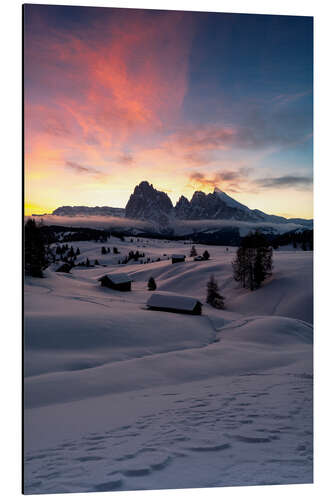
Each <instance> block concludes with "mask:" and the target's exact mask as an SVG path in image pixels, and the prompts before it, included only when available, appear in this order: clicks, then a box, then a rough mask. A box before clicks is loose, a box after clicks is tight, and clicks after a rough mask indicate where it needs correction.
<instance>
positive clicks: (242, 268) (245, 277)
mask: <svg viewBox="0 0 333 500" xmlns="http://www.w3.org/2000/svg"><path fill="white" fill-rule="evenodd" d="M272 254H273V251H272V247H270V246H269V244H268V242H267V239H266V238H265V236H264V235H263V234H261V233H260V232H259V231H256V232H255V233H249V234H248V235H247V236H245V237H244V238H243V240H242V242H241V246H240V247H239V248H238V250H237V254H236V259H235V260H234V261H233V262H232V268H233V274H234V279H235V280H236V281H239V282H240V283H241V285H242V286H243V287H244V288H250V290H254V289H255V288H259V287H260V285H261V283H262V282H263V281H264V280H265V279H266V278H267V276H270V275H271V274H272V269H273V261H272Z"/></svg>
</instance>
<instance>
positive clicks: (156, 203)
mask: <svg viewBox="0 0 333 500" xmlns="http://www.w3.org/2000/svg"><path fill="white" fill-rule="evenodd" d="M52 215H59V216H73V217H74V216H80V215H83V216H113V217H122V218H124V217H125V218H128V219H137V220H144V221H150V222H153V223H154V224H157V225H158V226H160V227H168V226H171V225H172V222H173V221H174V220H186V221H191V220H193V221H198V220H212V221H214V220H216V221H218V220H230V221H244V222H255V223H260V222H269V223H290V222H294V223H296V224H301V225H304V226H309V225H311V224H312V223H313V219H302V218H290V219H287V218H285V217H282V216H278V215H273V214H266V213H265V212H262V211H261V210H258V209H250V208H248V207H247V206H246V205H243V204H242V203H240V202H238V201H237V200H235V199H234V198H232V197H231V196H229V195H228V194H227V193H225V192H224V191H222V190H220V189H219V188H218V187H215V188H214V191H213V192H212V193H208V194H206V193H204V192H203V191H195V192H194V193H193V195H192V198H191V199H190V200H189V199H188V198H186V197H185V196H184V195H181V196H180V198H179V199H178V201H177V203H176V204H175V206H173V204H172V201H171V199H170V198H169V196H168V194H167V193H165V192H164V191H159V190H157V189H155V188H154V186H153V184H150V183H149V182H148V181H142V182H140V184H138V185H137V186H135V188H134V191H133V193H132V194H131V196H130V198H129V200H128V202H127V204H126V207H125V208H117V207H109V206H102V207H98V206H96V207H86V206H62V207H58V208H57V209H55V210H54V211H53V212H52Z"/></svg>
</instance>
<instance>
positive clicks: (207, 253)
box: [202, 250, 210, 260]
mask: <svg viewBox="0 0 333 500" xmlns="http://www.w3.org/2000/svg"><path fill="white" fill-rule="evenodd" d="M202 256H203V258H204V260H209V258H210V254H209V252H207V250H205V251H204V253H203V254H202Z"/></svg>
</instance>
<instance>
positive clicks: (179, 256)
mask: <svg viewBox="0 0 333 500" xmlns="http://www.w3.org/2000/svg"><path fill="white" fill-rule="evenodd" d="M185 258H186V255H183V254H181V253H173V254H172V255H171V259H172V264H176V262H185Z"/></svg>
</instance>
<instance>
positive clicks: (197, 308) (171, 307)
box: [147, 292, 202, 314]
mask: <svg viewBox="0 0 333 500" xmlns="http://www.w3.org/2000/svg"><path fill="white" fill-rule="evenodd" d="M201 306H202V304H201V302H200V301H199V300H198V299H195V298H194V297H187V296H184V295H177V294H174V293H169V292H155V293H153V294H152V295H151V296H150V297H149V299H148V300H147V307H148V308H149V309H155V310H159V311H170V312H182V313H186V314H201Z"/></svg>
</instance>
